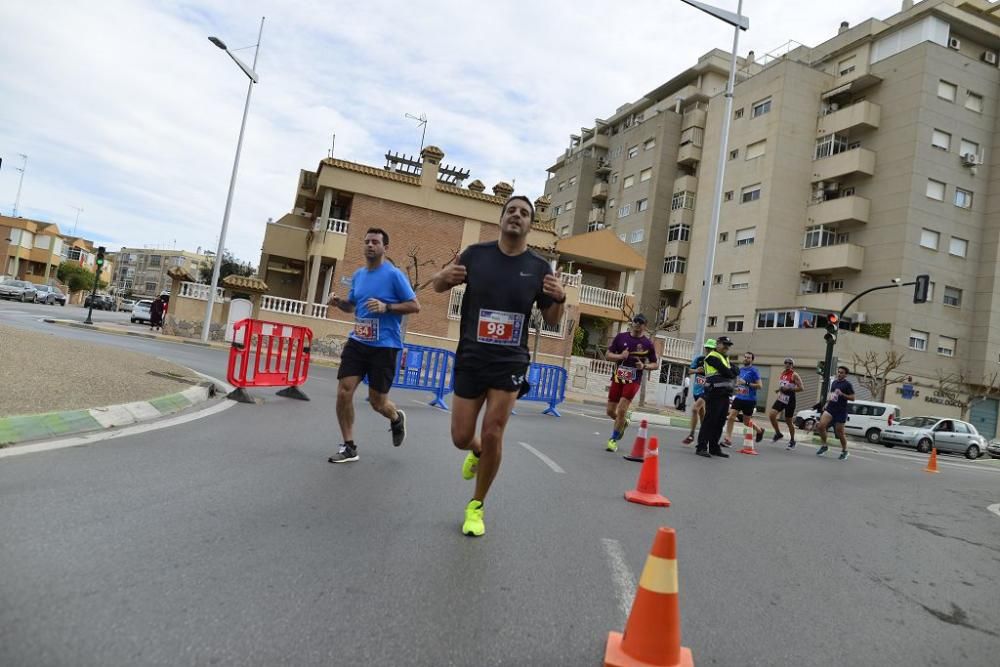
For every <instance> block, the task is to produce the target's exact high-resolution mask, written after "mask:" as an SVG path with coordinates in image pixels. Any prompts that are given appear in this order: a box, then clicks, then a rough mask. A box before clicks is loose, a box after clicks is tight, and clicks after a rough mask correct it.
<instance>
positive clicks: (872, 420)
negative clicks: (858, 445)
mask: <svg viewBox="0 0 1000 667" xmlns="http://www.w3.org/2000/svg"><path fill="white" fill-rule="evenodd" d="M820 414H821V413H819V412H817V411H815V410H813V409H809V410H800V411H799V412H797V413H796V414H795V428H800V429H802V430H804V431H806V432H811V431H812V430H813V428H814V427H815V426H816V422H818V421H819V417H820ZM899 420H900V411H899V406H898V405H894V404H892V403H876V402H874V401H849V402H848V403H847V423H846V424H844V432H845V433H846V434H847V435H856V436H858V437H859V438H864V439H865V440H867V441H868V442H872V443H876V442H878V441H879V439H880V438H881V437H882V431H883V430H884V429H885V428H886V427H888V426H892V425H893V424H894V423H896V422H897V421H899Z"/></svg>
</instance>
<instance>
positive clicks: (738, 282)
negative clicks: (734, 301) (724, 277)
mask: <svg viewBox="0 0 1000 667" xmlns="http://www.w3.org/2000/svg"><path fill="white" fill-rule="evenodd" d="M749 287H750V272H749V271H735V272H733V273H730V274H729V289H749Z"/></svg>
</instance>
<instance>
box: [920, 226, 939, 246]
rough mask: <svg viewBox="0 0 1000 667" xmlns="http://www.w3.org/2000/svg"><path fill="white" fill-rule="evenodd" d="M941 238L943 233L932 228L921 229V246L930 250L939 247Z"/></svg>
mask: <svg viewBox="0 0 1000 667" xmlns="http://www.w3.org/2000/svg"><path fill="white" fill-rule="evenodd" d="M940 240H941V234H940V233H938V232H935V231H934V230H931V229H921V230H920V247H921V248H929V249H930V250H937V249H938V241H940Z"/></svg>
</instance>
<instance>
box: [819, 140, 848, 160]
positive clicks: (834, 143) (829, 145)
mask: <svg viewBox="0 0 1000 667" xmlns="http://www.w3.org/2000/svg"><path fill="white" fill-rule="evenodd" d="M847 150H850V142H849V141H848V140H847V137H845V136H844V135H842V134H828V135H826V136H824V137H820V138H819V139H817V140H816V152H815V153H814V155H813V158H814V159H816V160H821V159H822V158H825V157H830V156H831V155H836V154H837V153H843V152H844V151H847Z"/></svg>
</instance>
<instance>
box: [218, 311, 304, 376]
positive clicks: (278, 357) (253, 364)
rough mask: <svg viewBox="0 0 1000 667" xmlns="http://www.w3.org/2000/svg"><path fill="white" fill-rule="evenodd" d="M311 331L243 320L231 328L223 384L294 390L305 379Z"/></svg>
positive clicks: (277, 323) (285, 325)
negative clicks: (225, 381) (291, 388)
mask: <svg viewBox="0 0 1000 667" xmlns="http://www.w3.org/2000/svg"><path fill="white" fill-rule="evenodd" d="M312 335H313V334H312V329H310V328H308V327H299V326H294V325H291V324H282V323H280V322H264V321H262V320H251V319H245V320H240V321H239V322H237V323H236V324H234V325H233V345H232V347H230V348H229V368H228V369H227V370H226V380H227V381H228V382H229V384H231V385H233V386H234V387H239V388H241V389H244V388H246V387H298V386H300V385H302V384H304V383H305V381H306V380H307V379H308V377H309V359H310V354H309V350H310V348H311V346H312Z"/></svg>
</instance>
